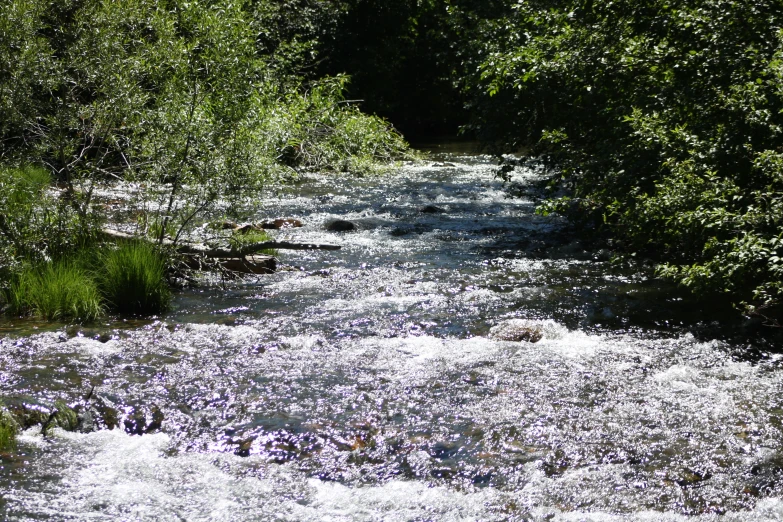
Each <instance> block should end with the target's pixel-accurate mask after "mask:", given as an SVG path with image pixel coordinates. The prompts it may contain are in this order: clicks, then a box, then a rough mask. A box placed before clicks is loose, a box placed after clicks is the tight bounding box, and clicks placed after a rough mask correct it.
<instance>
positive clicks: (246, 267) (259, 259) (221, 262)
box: [183, 254, 277, 274]
mask: <svg viewBox="0 0 783 522" xmlns="http://www.w3.org/2000/svg"><path fill="white" fill-rule="evenodd" d="M212 259H213V261H211V262H205V261H206V260H205V258H203V257H201V256H197V255H192V254H188V255H184V256H183V263H184V264H185V266H186V267H188V268H190V269H191V270H215V269H218V268H223V269H225V270H228V271H230V272H240V273H242V274H273V273H274V272H275V271H276V270H277V259H276V258H275V257H274V256H264V255H258V254H256V255H250V256H244V257H225V258H212Z"/></svg>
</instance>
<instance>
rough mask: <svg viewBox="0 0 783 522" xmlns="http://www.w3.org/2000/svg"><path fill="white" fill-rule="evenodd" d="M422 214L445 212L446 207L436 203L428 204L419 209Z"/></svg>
mask: <svg viewBox="0 0 783 522" xmlns="http://www.w3.org/2000/svg"><path fill="white" fill-rule="evenodd" d="M419 212H421V213H422V214H444V213H445V212H446V209H444V208H441V207H438V206H436V205H426V206H424V207H421V208H420V209H419Z"/></svg>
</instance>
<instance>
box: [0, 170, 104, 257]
mask: <svg viewBox="0 0 783 522" xmlns="http://www.w3.org/2000/svg"><path fill="white" fill-rule="evenodd" d="M50 183H51V176H50V175H49V173H48V171H46V170H44V169H42V168H39V167H33V166H29V165H28V166H23V167H18V168H11V167H0V266H3V267H6V268H11V269H14V268H18V267H19V264H20V263H21V262H23V261H27V262H33V263H39V262H42V261H44V260H45V259H47V258H52V257H57V256H61V255H63V254H64V253H65V252H68V251H71V250H73V249H74V248H76V247H78V246H80V245H84V244H86V243H89V242H90V241H91V240H92V238H91V229H93V228H94V223H95V221H94V216H91V215H84V216H79V215H78V214H77V213H76V212H75V211H74V209H73V208H72V207H71V206H70V204H69V203H68V201H66V200H64V199H63V198H56V197H54V196H53V195H52V193H53V192H54V190H53V189H52V187H51V186H50Z"/></svg>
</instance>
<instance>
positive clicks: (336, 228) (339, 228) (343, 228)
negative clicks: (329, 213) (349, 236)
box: [326, 219, 356, 232]
mask: <svg viewBox="0 0 783 522" xmlns="http://www.w3.org/2000/svg"><path fill="white" fill-rule="evenodd" d="M326 230H328V231H329V232H351V231H353V230H356V225H355V224H354V223H351V222H350V221H345V220H343V219H337V220H335V221H331V222H329V223H327V225H326Z"/></svg>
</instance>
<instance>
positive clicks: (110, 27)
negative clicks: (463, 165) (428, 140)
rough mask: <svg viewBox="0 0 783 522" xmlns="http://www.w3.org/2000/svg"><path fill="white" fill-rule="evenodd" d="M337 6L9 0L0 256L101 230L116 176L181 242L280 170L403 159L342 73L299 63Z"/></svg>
mask: <svg viewBox="0 0 783 522" xmlns="http://www.w3.org/2000/svg"><path fill="white" fill-rule="evenodd" d="M323 5H324V6H326V4H323ZM329 12H331V11H330V10H328V9H325V8H324V9H321V10H317V9H315V10H311V11H307V12H306V13H299V14H298V15H297V16H294V15H295V14H296V13H293V12H287V13H284V12H282V11H281V9H280V6H279V5H278V4H276V3H274V2H267V1H264V0H255V1H250V0H248V1H240V2H228V1H224V0H203V1H198V0H197V1H188V2H184V1H178V0H171V1H166V2H153V1H151V0H130V1H127V2H125V1H124V2H110V1H102V0H0V189H2V190H0V268H5V269H9V268H10V269H13V268H14V267H15V266H18V265H19V263H18V261H19V260H20V259H28V260H29V261H30V262H33V263H38V262H41V261H42V260H45V259H53V258H57V257H58V256H61V255H63V254H64V253H66V252H67V251H69V250H72V249H73V248H75V247H77V246H79V245H81V244H84V242H85V241H91V240H94V239H95V234H94V232H95V230H96V227H97V224H98V223H99V222H100V220H101V218H102V217H104V216H103V214H102V207H101V206H100V205H96V201H95V197H96V196H95V194H96V188H97V187H98V186H99V185H100V184H101V183H105V182H106V181H113V180H119V181H121V182H126V183H130V184H132V185H130V186H132V187H133V193H134V194H135V197H136V199H135V200H134V201H133V206H134V207H135V208H134V209H133V210H134V212H135V214H136V215H137V216H138V225H139V227H140V229H141V231H142V232H146V233H148V234H150V235H153V234H154V236H155V237H156V239H158V240H160V241H162V240H163V238H164V235H166V234H169V235H170V236H171V238H172V239H174V240H175V241H177V240H179V239H180V238H181V237H182V235H183V234H185V233H187V231H188V230H190V229H193V227H194V226H196V225H198V224H199V219H202V218H203V217H204V216H208V215H209V214H210V213H212V214H214V213H220V214H229V215H230V214H232V213H233V212H236V211H238V210H237V209H238V208H239V206H235V205H234V203H236V202H238V201H240V200H242V201H244V202H247V201H252V196H253V194H254V192H255V191H257V190H260V189H261V188H262V187H263V186H264V184H265V183H266V182H268V181H269V180H270V179H271V178H274V177H280V176H286V177H290V176H293V175H295V174H296V172H297V171H298V170H300V169H340V170H349V171H360V172H366V171H368V170H373V169H375V168H376V167H377V166H378V165H379V164H381V163H387V162H389V161H390V160H392V159H393V158H395V157H397V156H399V154H401V153H402V152H404V151H405V149H406V144H405V143H404V141H403V140H402V138H401V136H400V135H399V134H397V133H396V132H394V131H393V130H392V129H391V127H390V126H389V124H387V123H386V122H385V121H383V120H380V119H378V118H376V117H371V116H367V115H365V114H362V113H361V112H359V110H358V109H357V108H356V107H355V106H354V105H352V104H350V103H346V102H345V100H344V98H343V91H344V87H345V85H346V78H345V77H340V76H338V77H334V78H331V77H315V76H312V75H310V76H306V75H303V74H302V73H301V71H302V70H303V69H304V68H306V67H308V66H309V67H311V68H312V66H313V64H314V60H315V55H314V53H315V48H316V43H317V40H316V39H313V36H314V35H315V33H316V32H318V31H320V30H322V29H324V28H325V27H326V24H327V22H328V20H330V19H331V18H330V17H328V16H327V13H329ZM30 165H33V166H34V167H30ZM50 181H51V183H50ZM242 208H247V206H246V205H245V206H243V207H242Z"/></svg>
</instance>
